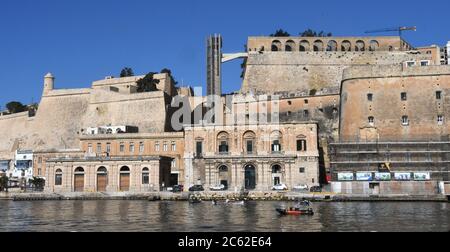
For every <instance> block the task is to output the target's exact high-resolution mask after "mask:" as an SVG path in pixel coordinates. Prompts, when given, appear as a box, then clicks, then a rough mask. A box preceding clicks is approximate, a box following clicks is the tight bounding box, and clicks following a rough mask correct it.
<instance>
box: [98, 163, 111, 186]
mask: <svg viewBox="0 0 450 252" xmlns="http://www.w3.org/2000/svg"><path fill="white" fill-rule="evenodd" d="M107 185H108V170H107V169H106V168H105V167H103V166H102V167H100V168H98V170H97V192H106V186H107Z"/></svg>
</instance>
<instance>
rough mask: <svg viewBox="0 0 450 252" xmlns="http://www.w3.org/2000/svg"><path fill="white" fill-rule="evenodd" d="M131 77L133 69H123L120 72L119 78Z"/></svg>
mask: <svg viewBox="0 0 450 252" xmlns="http://www.w3.org/2000/svg"><path fill="white" fill-rule="evenodd" d="M131 76H134V72H133V69H131V68H129V67H125V68H123V69H122V71H121V72H120V78H123V77H131Z"/></svg>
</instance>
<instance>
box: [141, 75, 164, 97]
mask: <svg viewBox="0 0 450 252" xmlns="http://www.w3.org/2000/svg"><path fill="white" fill-rule="evenodd" d="M155 74H156V73H153V72H150V73H148V74H147V75H146V76H145V77H144V78H142V79H140V80H138V81H137V86H138V88H137V91H138V93H144V92H153V91H157V90H158V89H157V88H156V85H157V84H158V83H159V80H157V79H155V78H154V75H155Z"/></svg>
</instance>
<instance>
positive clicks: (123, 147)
mask: <svg viewBox="0 0 450 252" xmlns="http://www.w3.org/2000/svg"><path fill="white" fill-rule="evenodd" d="M120 152H122V153H123V152H125V143H123V142H122V143H120Z"/></svg>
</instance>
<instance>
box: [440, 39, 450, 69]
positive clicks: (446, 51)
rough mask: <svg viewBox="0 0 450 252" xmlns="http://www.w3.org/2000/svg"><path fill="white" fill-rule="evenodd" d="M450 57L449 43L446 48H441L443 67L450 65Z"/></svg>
mask: <svg viewBox="0 0 450 252" xmlns="http://www.w3.org/2000/svg"><path fill="white" fill-rule="evenodd" d="M449 56H450V41H449V42H447V45H446V46H444V47H443V48H441V64H442V65H450V61H449Z"/></svg>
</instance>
